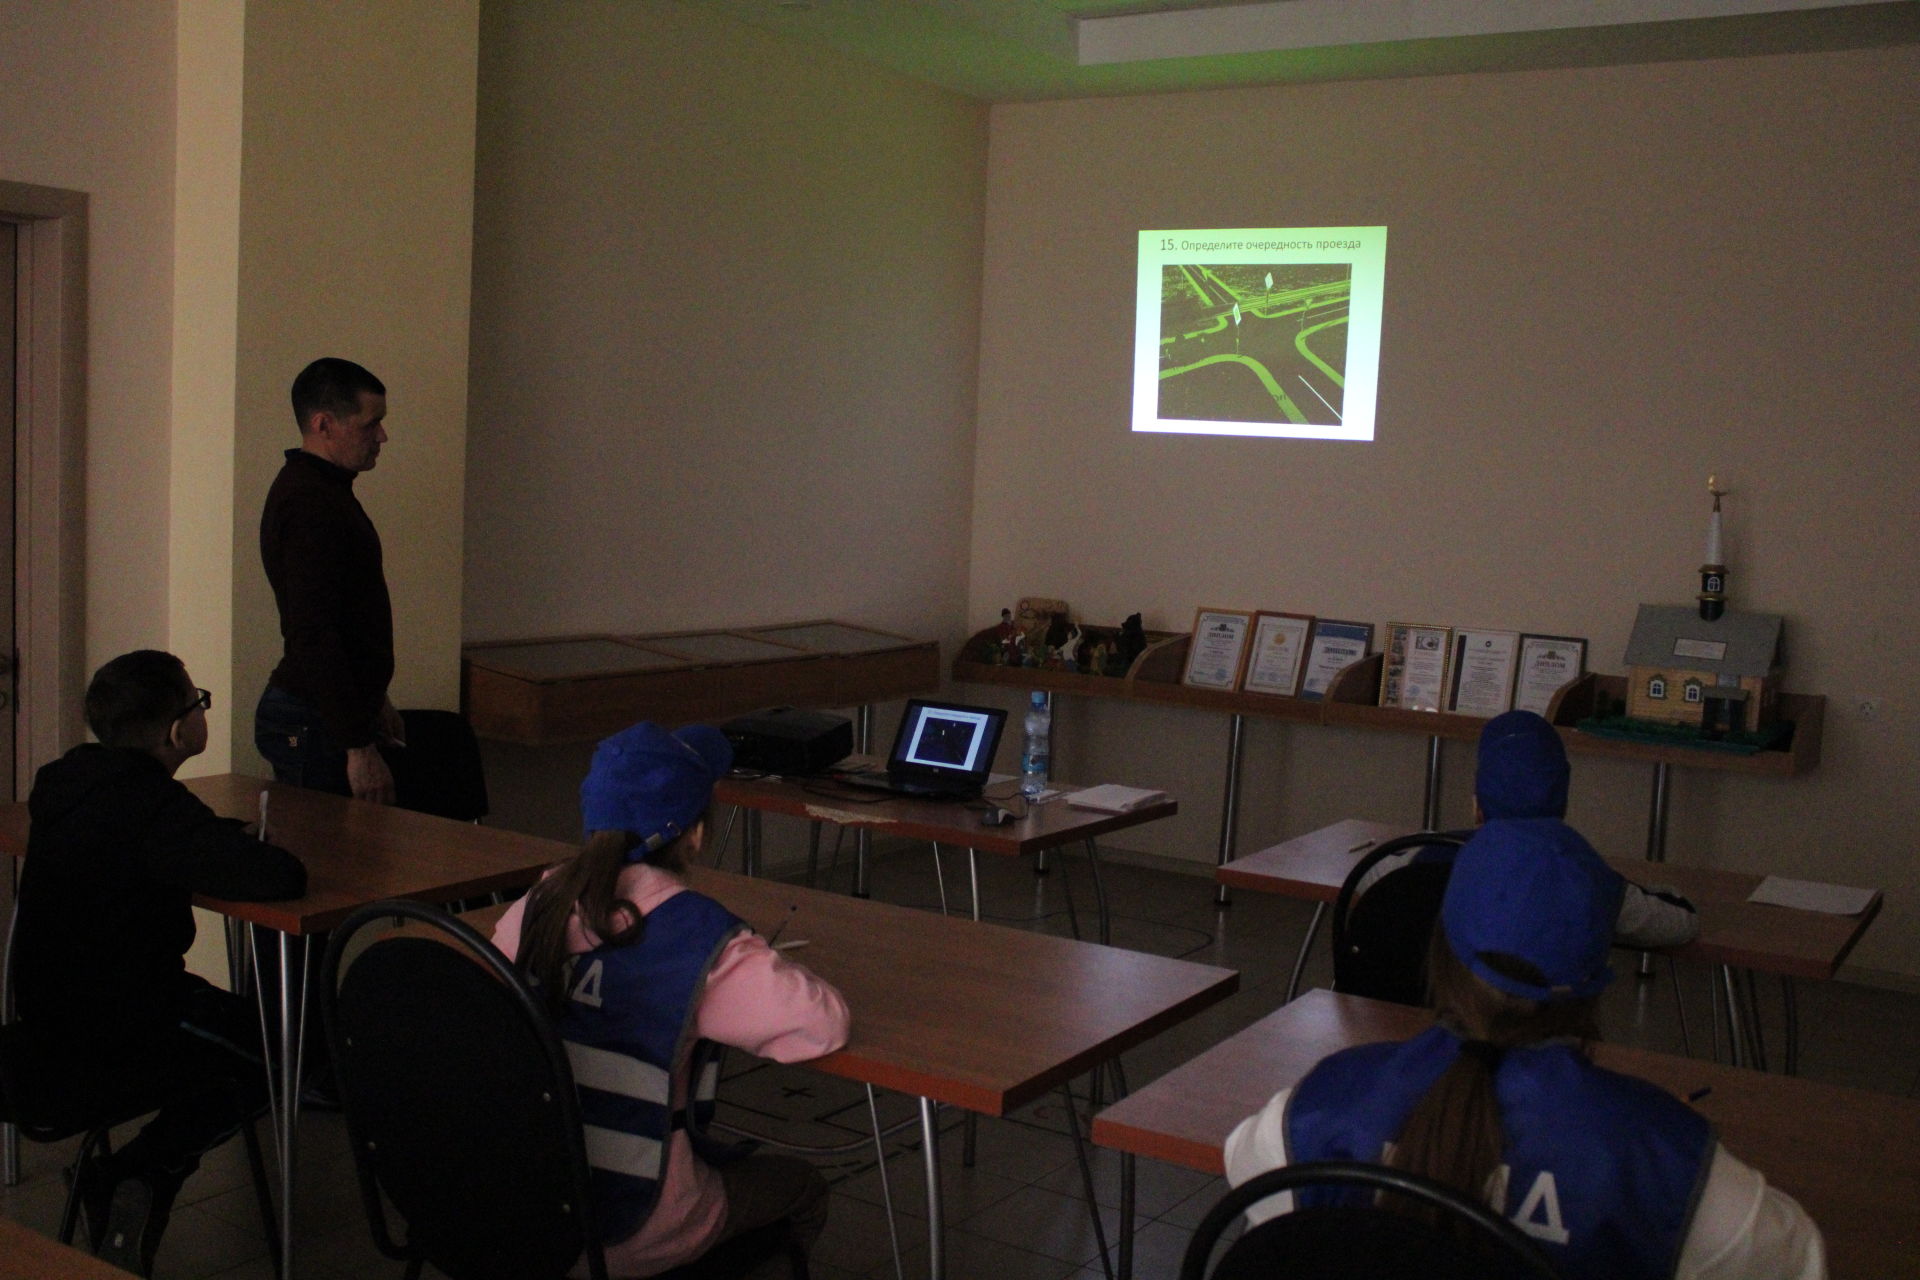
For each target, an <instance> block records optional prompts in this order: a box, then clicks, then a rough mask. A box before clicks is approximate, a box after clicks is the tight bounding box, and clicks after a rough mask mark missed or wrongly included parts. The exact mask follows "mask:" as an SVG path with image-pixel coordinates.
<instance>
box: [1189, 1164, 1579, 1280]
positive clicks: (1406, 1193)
mask: <svg viewBox="0 0 1920 1280" xmlns="http://www.w3.org/2000/svg"><path fill="white" fill-rule="evenodd" d="M1304 1187H1344V1188H1354V1189H1357V1190H1359V1191H1360V1192H1363V1193H1381V1192H1384V1193H1389V1194H1391V1195H1395V1196H1403V1197H1406V1198H1407V1199H1409V1200H1411V1201H1414V1202H1416V1203H1417V1204H1418V1205H1421V1206H1426V1207H1429V1208H1431V1209H1434V1210H1437V1211H1438V1213H1439V1215H1440V1217H1439V1222H1437V1223H1435V1222H1430V1221H1427V1220H1425V1219H1422V1218H1416V1217H1411V1216H1409V1215H1407V1214H1405V1213H1401V1212H1396V1211H1395V1210H1393V1209H1389V1208H1384V1207H1381V1206H1380V1205H1379V1204H1378V1203H1375V1198H1374V1196H1372V1195H1368V1196H1366V1197H1365V1198H1359V1197H1356V1198H1355V1201H1354V1202H1350V1203H1339V1204H1333V1205H1327V1206H1316V1207H1312V1208H1298V1209H1295V1210H1294V1211H1293V1212H1291V1213H1284V1214H1281V1215H1280V1216H1278V1217H1275V1218H1270V1219H1268V1220H1267V1221H1265V1222H1262V1223H1261V1224H1260V1225H1259V1226H1256V1227H1254V1228H1252V1229H1250V1230H1249V1231H1248V1232H1247V1233H1246V1234H1245V1235H1243V1236H1241V1237H1240V1238H1239V1239H1238V1240H1236V1241H1234V1242H1233V1244H1232V1246H1231V1247H1229V1248H1228V1250H1227V1251H1226V1253H1225V1254H1224V1255H1222V1257H1221V1258H1220V1260H1219V1262H1218V1263H1217V1264H1213V1265H1212V1267H1211V1269H1209V1264H1210V1263H1212V1259H1213V1254H1214V1251H1215V1249H1216V1247H1217V1246H1218V1244H1219V1241H1220V1238H1221V1236H1222V1235H1223V1234H1224V1233H1225V1231H1226V1230H1227V1228H1228V1227H1230V1226H1232V1225H1233V1223H1234V1222H1235V1221H1237V1220H1238V1219H1239V1218H1240V1216H1241V1215H1242V1214H1244V1213H1245V1212H1246V1211H1247V1210H1248V1209H1249V1208H1250V1207H1252V1206H1253V1205H1255V1204H1258V1203H1259V1202H1260V1201H1262V1200H1265V1199H1266V1198H1267V1197H1269V1196H1272V1195H1276V1194H1278V1193H1280V1192H1282V1191H1298V1190H1300V1189H1301V1188H1304ZM1281 1276H1289V1277H1291V1276H1299V1277H1316V1278H1317V1280H1381V1278H1382V1277H1402V1276H1407V1277H1411V1276H1418V1277H1420V1280H1557V1278H1558V1272H1557V1271H1555V1269H1554V1267H1553V1265H1552V1264H1551V1263H1550V1262H1548V1261H1547V1259H1546V1257H1545V1256H1544V1255H1543V1254H1542V1253H1541V1251H1540V1249H1539V1247H1538V1246H1536V1245H1535V1244H1534V1243H1533V1241H1532V1240H1530V1239H1528V1238H1527V1236H1526V1235H1525V1233H1523V1232H1522V1231H1521V1230H1520V1229H1519V1228H1517V1227H1515V1226H1514V1225H1513V1224H1512V1223H1510V1222H1508V1221H1507V1220H1506V1219H1504V1218H1502V1217H1501V1216H1500V1215H1499V1214H1497V1213H1495V1212H1493V1210H1491V1209H1489V1208H1487V1207H1486V1206H1485V1205H1482V1204H1477V1203H1475V1202H1474V1201H1472V1200H1470V1199H1468V1198H1467V1197H1465V1196H1463V1195H1461V1194H1459V1193H1458V1192H1456V1191H1454V1190H1453V1189H1452V1188H1450V1187H1446V1186H1443V1185H1441V1184H1440V1183H1437V1182H1434V1181H1432V1180H1431V1179H1428V1178H1422V1177H1418V1176H1416V1175H1414V1174H1410V1173H1406V1172H1404V1171H1402V1170H1399V1169H1389V1168H1386V1167H1385V1166H1382V1165H1371V1164H1362V1163H1358V1162H1355V1161H1346V1160H1326V1161H1319V1162H1316V1163H1311V1164H1300V1165H1293V1166H1291V1167H1289V1168H1285V1169H1273V1170H1269V1171H1268V1172H1266V1173H1263V1174H1260V1175H1258V1176H1257V1177H1254V1178H1250V1179H1249V1180H1247V1181H1246V1182H1244V1183H1242V1184H1241V1185H1240V1186H1238V1187H1235V1188H1234V1189H1233V1190H1232V1191H1229V1192H1228V1193H1227V1194H1226V1195H1225V1196H1224V1197H1222V1198H1221V1199H1220V1201H1219V1203H1217V1204H1215V1205H1214V1206H1213V1208H1212V1209H1210V1210H1208V1211H1207V1216H1206V1217H1205V1218H1203V1219H1202V1220H1201V1222H1200V1225H1199V1226H1198V1227H1197V1228H1195V1230H1194V1233H1193V1239H1192V1240H1191V1241H1190V1242H1189V1243H1188V1246H1187V1253H1186V1257H1185V1259H1184V1260H1183V1261H1182V1263H1181V1267H1180V1280H1274V1278H1275V1277H1281Z"/></svg>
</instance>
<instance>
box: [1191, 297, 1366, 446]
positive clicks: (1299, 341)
mask: <svg viewBox="0 0 1920 1280" xmlns="http://www.w3.org/2000/svg"><path fill="white" fill-rule="evenodd" d="M1352 294H1353V266H1352V264H1351V263H1345V262H1312V263H1290V264H1286V265H1271V266H1261V265H1254V264H1247V263H1206V264H1200V263H1183V264H1181V265H1178V266H1164V267H1162V268H1161V272H1160V405H1159V416H1160V417H1162V418H1182V419H1188V420H1193V421H1202V422H1293V423H1309V424H1314V425H1320V426H1335V425H1338V424H1340V423H1341V421H1342V420H1343V412H1344V410H1343V405H1344V401H1345V396H1344V393H1345V388H1346V370H1347V311H1348V304H1349V302H1350V300H1351V298H1352Z"/></svg>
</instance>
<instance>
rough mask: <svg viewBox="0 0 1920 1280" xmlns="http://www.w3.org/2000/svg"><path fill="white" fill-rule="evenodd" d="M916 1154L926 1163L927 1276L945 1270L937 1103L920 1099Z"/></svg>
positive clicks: (934, 1277) (933, 1279) (937, 1277)
mask: <svg viewBox="0 0 1920 1280" xmlns="http://www.w3.org/2000/svg"><path fill="white" fill-rule="evenodd" d="M920 1154H921V1156H922V1157H923V1158H924V1159H925V1161H926V1166H927V1280H943V1277H944V1276H945V1275H946V1274H947V1235H946V1230H945V1224H944V1222H943V1221H942V1219H943V1217H944V1212H943V1210H944V1206H943V1205H942V1204H941V1202H940V1201H941V1197H940V1104H939V1103H937V1102H935V1101H934V1100H933V1099H932V1098H922V1099H920Z"/></svg>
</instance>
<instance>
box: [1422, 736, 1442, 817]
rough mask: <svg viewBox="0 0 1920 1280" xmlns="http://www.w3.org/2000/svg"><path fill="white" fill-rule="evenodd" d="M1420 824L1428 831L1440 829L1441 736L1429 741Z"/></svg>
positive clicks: (1430, 738)
mask: <svg viewBox="0 0 1920 1280" xmlns="http://www.w3.org/2000/svg"><path fill="white" fill-rule="evenodd" d="M1420 822H1421V824H1422V825H1423V826H1424V827H1425V828H1426V829H1427V830H1428V831H1438V830H1439V829H1440V735H1439V734H1437V733H1436V734H1433V735H1432V736H1430V737H1429V738H1428V739H1427V793H1426V796H1425V798H1424V799H1423V800H1422V801H1421V804H1420Z"/></svg>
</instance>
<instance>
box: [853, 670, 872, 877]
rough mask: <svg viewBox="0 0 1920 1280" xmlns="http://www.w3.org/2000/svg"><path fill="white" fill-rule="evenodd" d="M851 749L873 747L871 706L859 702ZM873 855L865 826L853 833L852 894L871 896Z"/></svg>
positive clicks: (862, 752) (857, 749)
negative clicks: (870, 867)
mask: <svg viewBox="0 0 1920 1280" xmlns="http://www.w3.org/2000/svg"><path fill="white" fill-rule="evenodd" d="M853 749H854V750H855V751H858V752H860V753H861V754H863V755H864V754H866V753H867V752H869V751H871V750H872V749H873V707H872V706H871V705H869V704H865V703H863V704H861V707H860V710H859V712H858V713H857V714H856V715H855V717H854V723H853ZM872 856H873V834H872V833H871V832H869V831H868V830H867V829H866V828H865V827H861V828H860V829H859V830H858V831H855V832H854V833H853V896H854V897H856V898H871V897H872V896H873V891H872V889H871V888H869V887H868V884H867V876H868V871H869V862H870V860H871V858H872Z"/></svg>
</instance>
